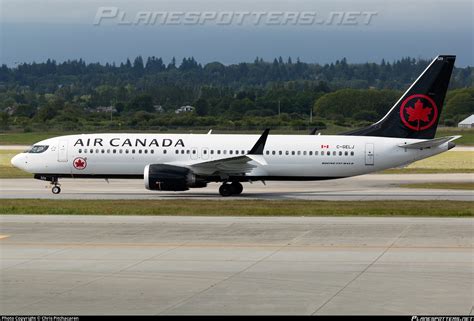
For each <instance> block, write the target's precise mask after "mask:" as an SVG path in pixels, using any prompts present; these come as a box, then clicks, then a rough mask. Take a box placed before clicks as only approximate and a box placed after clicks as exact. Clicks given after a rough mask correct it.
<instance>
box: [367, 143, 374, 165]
mask: <svg viewBox="0 0 474 321" xmlns="http://www.w3.org/2000/svg"><path fill="white" fill-rule="evenodd" d="M365 165H369V166H372V165H374V144H365Z"/></svg>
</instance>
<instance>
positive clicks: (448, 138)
mask: <svg viewBox="0 0 474 321" xmlns="http://www.w3.org/2000/svg"><path fill="white" fill-rule="evenodd" d="M459 137H461V136H446V137H440V138H435V139H429V140H425V141H422V142H417V143H412V144H400V145H398V147H403V148H410V149H419V148H430V147H436V146H439V145H443V144H445V143H448V142H451V141H453V140H455V139H458V138H459ZM453 147H454V146H453Z"/></svg>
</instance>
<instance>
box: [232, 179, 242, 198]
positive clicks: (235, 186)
mask: <svg viewBox="0 0 474 321" xmlns="http://www.w3.org/2000/svg"><path fill="white" fill-rule="evenodd" d="M230 186H231V188H232V194H235V195H240V194H242V191H243V190H244V187H243V186H242V184H240V183H239V182H233V183H232V184H230Z"/></svg>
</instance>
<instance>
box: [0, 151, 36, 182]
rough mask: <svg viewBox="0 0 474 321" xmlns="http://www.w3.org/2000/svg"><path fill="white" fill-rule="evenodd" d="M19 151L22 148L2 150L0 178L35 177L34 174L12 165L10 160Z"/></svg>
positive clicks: (0, 152)
mask: <svg viewBox="0 0 474 321" xmlns="http://www.w3.org/2000/svg"><path fill="white" fill-rule="evenodd" d="M19 152H21V150H11V149H5V150H0V178H23V177H33V175H32V174H30V173H26V172H24V171H22V170H19V169H18V168H15V167H13V166H12V165H11V163H10V160H11V159H12V157H13V156H15V155H16V154H18V153H19Z"/></svg>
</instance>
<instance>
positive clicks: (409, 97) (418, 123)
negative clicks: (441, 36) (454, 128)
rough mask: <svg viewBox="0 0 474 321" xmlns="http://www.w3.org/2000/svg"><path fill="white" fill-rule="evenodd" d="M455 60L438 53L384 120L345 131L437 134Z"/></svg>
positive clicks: (409, 135)
mask: <svg viewBox="0 0 474 321" xmlns="http://www.w3.org/2000/svg"><path fill="white" fill-rule="evenodd" d="M455 60H456V56H450V55H441V56H438V57H436V58H435V59H434V60H433V61H432V62H431V63H430V64H429V66H428V67H427V68H426V69H425V70H424V71H423V73H422V74H421V75H420V76H419V77H418V79H417V80H415V82H414V83H413V84H412V85H411V86H410V88H408V90H407V91H406V92H405V93H404V94H403V95H402V97H400V99H399V100H398V101H397V102H396V103H395V105H394V106H393V107H392V108H391V109H390V111H389V112H388V113H387V114H386V115H385V116H384V117H383V118H382V119H381V120H379V121H378V122H376V123H375V124H373V125H370V126H368V127H365V128H362V129H357V130H354V131H350V132H347V133H344V134H342V135H353V136H378V137H400V138H419V139H432V138H434V137H435V134H436V128H437V127H438V122H439V117H440V114H441V111H442V110H443V102H444V97H445V96H446V91H447V89H448V85H449V80H450V78H451V73H452V71H453V67H454V61H455Z"/></svg>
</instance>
